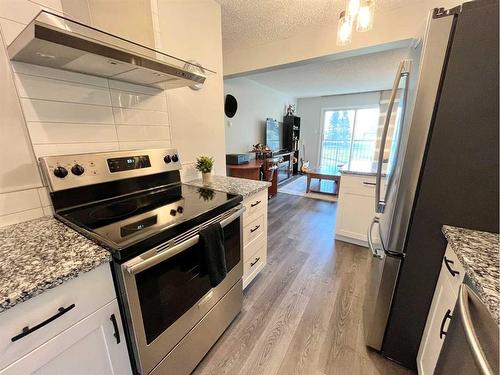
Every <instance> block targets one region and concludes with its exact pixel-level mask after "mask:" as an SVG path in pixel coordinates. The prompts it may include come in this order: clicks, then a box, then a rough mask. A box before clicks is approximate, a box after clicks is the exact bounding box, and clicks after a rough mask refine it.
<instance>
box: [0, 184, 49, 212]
mask: <svg viewBox="0 0 500 375" xmlns="http://www.w3.org/2000/svg"><path fill="white" fill-rule="evenodd" d="M38 207H40V197H39V196H38V191H37V189H28V190H21V191H13V192H11V193H3V194H0V215H9V214H13V213H16V212H21V211H26V210H30V209H34V208H38Z"/></svg>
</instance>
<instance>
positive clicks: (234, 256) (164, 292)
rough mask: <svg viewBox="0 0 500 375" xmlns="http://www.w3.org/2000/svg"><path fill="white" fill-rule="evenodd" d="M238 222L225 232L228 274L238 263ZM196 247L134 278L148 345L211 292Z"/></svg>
mask: <svg viewBox="0 0 500 375" xmlns="http://www.w3.org/2000/svg"><path fill="white" fill-rule="evenodd" d="M240 220H241V219H239V218H238V219H236V220H234V221H233V222H232V223H230V224H229V225H227V226H226V227H225V228H224V247H225V250H226V266H227V270H228V272H229V271H230V270H231V269H232V268H233V267H234V266H236V265H237V264H238V262H239V261H240ZM202 250H203V249H202V248H201V246H200V245H199V244H196V245H195V246H192V247H190V248H189V249H187V250H185V251H183V252H181V253H179V254H177V255H175V256H173V257H172V258H169V259H167V260H166V261H164V262H161V263H159V264H157V265H156V266H154V267H151V268H149V269H147V270H145V271H143V272H141V273H139V274H138V275H136V283H137V292H138V294H139V302H140V305H141V312H142V320H143V323H144V331H145V333H146V341H147V344H150V343H151V342H152V341H153V340H154V339H155V338H157V337H158V336H159V335H161V334H162V333H163V332H164V331H165V330H166V329H167V328H168V327H170V326H171V325H172V324H173V323H174V322H175V321H176V320H177V319H178V318H180V317H181V316H182V315H183V314H184V313H185V312H186V311H188V310H189V309H190V308H191V307H192V306H194V305H195V304H196V303H197V302H198V301H199V300H200V298H202V297H203V296H204V295H205V294H206V293H207V292H208V291H209V290H210V289H211V286H210V280H209V278H208V275H207V274H206V273H203V274H201V273H200V262H201V259H202V258H201V255H202V253H201V251H202Z"/></svg>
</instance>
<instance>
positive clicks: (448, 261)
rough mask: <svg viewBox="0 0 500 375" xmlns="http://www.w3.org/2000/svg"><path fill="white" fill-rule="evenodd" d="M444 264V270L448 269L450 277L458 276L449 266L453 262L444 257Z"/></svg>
mask: <svg viewBox="0 0 500 375" xmlns="http://www.w3.org/2000/svg"><path fill="white" fill-rule="evenodd" d="M444 264H445V266H446V268H448V271H450V273H451V276H453V277H455V275H458V274H460V272H458V271H455V270H454V269H453V268H451V266H450V264H455V262H453V261H452V260H449V259H448V258H446V256H445V257H444Z"/></svg>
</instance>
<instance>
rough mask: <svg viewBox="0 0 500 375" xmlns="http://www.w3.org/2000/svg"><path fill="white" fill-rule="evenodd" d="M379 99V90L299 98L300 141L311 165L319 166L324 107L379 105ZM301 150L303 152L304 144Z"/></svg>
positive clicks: (313, 166)
mask: <svg viewBox="0 0 500 375" xmlns="http://www.w3.org/2000/svg"><path fill="white" fill-rule="evenodd" d="M379 101H380V92H379V91H373V92H367V93H360V94H349V95H333V96H322V97H315V98H299V99H298V100H297V115H298V116H300V118H301V120H300V142H301V144H303V145H305V148H306V153H305V159H306V160H309V161H310V162H311V167H312V168H316V167H318V166H319V151H320V140H321V126H322V118H321V116H322V110H323V109H342V108H353V107H362V106H377V105H379ZM300 150H301V152H302V146H301V149H300Z"/></svg>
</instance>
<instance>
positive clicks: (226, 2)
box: [216, 0, 419, 51]
mask: <svg viewBox="0 0 500 375" xmlns="http://www.w3.org/2000/svg"><path fill="white" fill-rule="evenodd" d="M216 1H217V2H219V3H220V4H221V6H222V40H223V47H224V49H225V50H227V51H229V50H233V49H235V48H238V47H241V46H252V45H259V44H263V43H266V42H269V41H273V40H278V39H285V38H288V37H291V36H292V35H294V34H296V33H298V32H299V31H300V29H302V28H305V27H315V26H317V27H320V26H325V25H327V24H329V23H332V22H334V23H335V24H336V22H337V18H338V15H339V13H340V11H341V10H342V9H344V8H345V3H346V2H345V0H216ZM418 1H419V0H376V2H375V17H376V13H377V12H385V11H387V10H390V9H394V8H398V7H401V6H404V5H408V4H410V3H415V2H418ZM375 19H376V18H375Z"/></svg>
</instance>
